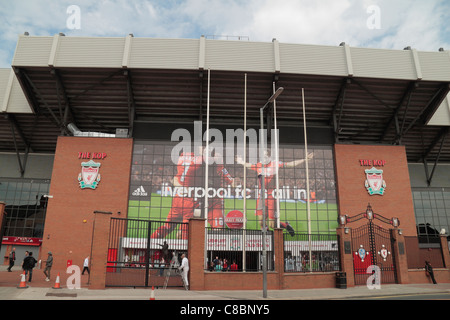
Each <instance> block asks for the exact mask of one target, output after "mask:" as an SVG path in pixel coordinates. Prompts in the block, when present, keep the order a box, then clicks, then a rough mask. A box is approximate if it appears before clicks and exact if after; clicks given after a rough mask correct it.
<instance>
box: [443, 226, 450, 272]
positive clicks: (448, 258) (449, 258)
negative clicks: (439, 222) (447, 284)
mask: <svg viewBox="0 0 450 320" xmlns="http://www.w3.org/2000/svg"><path fill="white" fill-rule="evenodd" d="M447 236H448V235H447V234H442V235H441V249H442V258H443V260H444V268H447V269H449V268H450V252H449V251H448V241H447Z"/></svg>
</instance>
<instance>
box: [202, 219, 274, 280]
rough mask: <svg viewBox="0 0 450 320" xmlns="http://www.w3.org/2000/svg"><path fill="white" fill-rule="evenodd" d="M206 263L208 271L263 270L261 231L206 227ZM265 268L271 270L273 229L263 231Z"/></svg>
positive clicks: (272, 261) (272, 263)
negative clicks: (264, 235) (264, 232)
mask: <svg viewBox="0 0 450 320" xmlns="http://www.w3.org/2000/svg"><path fill="white" fill-rule="evenodd" d="M205 240H206V252H205V254H206V266H205V269H206V270H208V271H211V272H239V271H262V262H263V232H262V231H260V230H249V229H224V228H206V239H205ZM265 243H266V257H267V270H268V271H271V270H274V254H273V243H274V241H273V231H267V232H266V241H265Z"/></svg>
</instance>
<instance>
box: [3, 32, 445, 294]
mask: <svg viewBox="0 0 450 320" xmlns="http://www.w3.org/2000/svg"><path fill="white" fill-rule="evenodd" d="M280 88H283V90H282V92H281V94H280V95H279V96H277V98H276V100H274V101H270V100H269V97H271V96H272V95H273V94H274V93H275V92H276V91H277V90H278V89H280ZM280 91H281V90H280ZM280 91H278V92H280ZM449 91H450V51H445V50H443V49H439V50H436V52H422V51H417V50H415V49H413V48H409V47H406V48H405V49H404V50H383V49H367V48H354V47H350V46H349V45H348V44H345V43H341V44H340V45H337V46H318V45H300V44H286V43H280V42H279V41H277V40H276V39H273V40H272V42H267V43H263V42H250V41H233V40H212V39H207V38H206V37H204V36H202V37H200V38H199V39H152V38H135V37H133V35H131V34H130V35H128V36H126V37H118V38H89V37H66V36H64V35H63V34H59V35H55V36H48V37H34V36H28V35H23V36H19V39H18V42H17V47H16V51H15V54H14V58H13V61H12V68H11V69H2V70H0V109H1V112H2V117H1V118H0V163H1V166H0V212H2V213H3V214H1V217H2V226H3V227H2V236H3V240H2V247H1V254H2V256H3V257H4V264H7V263H8V260H7V256H8V255H9V252H10V251H11V250H12V248H13V247H14V248H16V252H17V253H18V255H19V256H20V255H21V254H22V253H24V251H25V250H31V251H34V254H35V256H36V255H38V256H39V259H41V260H45V259H46V255H47V252H48V251H51V252H52V253H53V256H54V258H55V265H54V269H57V270H65V268H66V267H67V266H69V265H71V264H75V265H79V266H81V265H82V263H83V260H84V258H85V257H86V256H90V257H91V269H92V270H91V276H90V287H91V288H104V287H105V286H108V285H113V286H116V285H120V284H117V283H115V282H114V281H112V280H111V279H112V278H111V275H112V274H115V275H116V276H118V275H119V274H121V275H124V274H126V273H127V272H128V271H130V270H128V269H126V268H123V267H124V266H125V265H126V267H127V268H128V267H130V268H131V266H132V267H133V268H135V267H136V266H137V267H138V268H139V267H140V268H141V270H143V272H145V273H146V276H147V277H148V276H149V274H151V276H150V277H156V274H157V273H158V274H159V271H156V269H157V268H158V267H157V266H156V265H158V266H159V263H160V261H161V258H160V256H159V255H160V254H162V253H160V252H159V249H160V248H161V247H160V246H161V245H162V243H163V241H164V240H167V241H168V242H169V249H171V250H172V251H173V250H177V251H179V252H182V251H187V253H188V257H189V260H190V262H191V268H190V275H189V279H190V286H191V288H192V289H199V290H207V289H238V288H243V289H257V288H260V286H261V283H262V279H263V277H265V276H266V273H265V272H261V265H264V263H263V262H264V261H267V263H266V264H267V265H268V266H267V267H268V269H269V272H268V274H267V276H268V279H267V280H268V286H269V289H270V288H276V289H293V288H313V287H330V286H335V285H336V283H338V282H339V281H341V280H342V281H343V282H345V285H348V286H354V285H363V284H364V285H366V283H367V279H368V277H370V276H371V275H372V270H373V268H372V267H373V265H375V267H376V268H378V269H377V270H381V271H380V272H381V283H428V282H430V281H431V280H430V278H429V277H428V276H427V274H426V273H425V271H424V264H425V260H429V261H431V263H432V265H433V266H434V268H435V276H436V278H437V281H438V282H450V270H449V268H450V255H449V245H448V241H449V238H448V232H449V227H450V170H449V163H450V137H449V127H450V96H449ZM302 93H304V95H303V94H302ZM261 111H262V115H263V116H262V117H261ZM261 119H263V121H262V125H263V126H264V128H265V129H269V130H267V131H266V132H264V131H259V129H260V128H261ZM305 124H306V127H305ZM274 128H276V129H277V130H274V131H273V130H270V129H274ZM208 133H209V136H211V137H214V139H211V140H208V143H206V140H207V139H205V138H204V137H206V136H207V134H208ZM241 133H247V135H248V140H247V139H246V140H245V141H246V147H244V148H241V147H242V145H243V140H244V139H243V137H244V136H243V135H242V134H241ZM182 137H183V138H182ZM261 137H265V138H266V139H267V142H268V147H267V149H271V157H272V158H271V159H272V162H270V164H268V165H267V166H264V165H261V162H262V157H259V156H256V158H258V157H259V160H258V159H257V160H254V159H250V155H252V154H257V155H259V153H258V152H256V150H257V151H260V150H258V149H259V148H260V147H261V145H260V144H259V143H260V142H261ZM277 137H278V139H277ZM305 137H306V141H305ZM252 138H255V139H256V140H252ZM182 139H183V141H184V142H192V143H193V145H194V146H195V144H196V143H198V142H199V141H200V143H202V144H203V146H204V147H206V151H207V152H208V151H211V150H214V152H215V153H214V154H212V155H214V156H215V157H218V158H220V159H222V160H224V159H226V161H223V162H220V161H216V162H215V163H212V164H210V165H207V166H206V165H205V163H206V162H207V161H205V158H203V157H201V156H200V157H199V154H197V153H196V152H197V151H196V149H195V148H194V149H192V150H190V151H192V153H193V154H192V155H191V154H189V157H187V156H186V155H187V151H188V149H183V150H181V148H180V147H186V148H187V147H188V145H189V146H190V143H188V144H181V142H183V141H182ZM247 141H248V144H247ZM255 141H257V143H252V142H255ZM271 146H272V147H271ZM242 150H244V151H245V153H244V154H241V153H240V151H242ZM179 151H183V152H184V155H182V156H181V157H180V158H178V157H179V156H180V152H179ZM252 152H255V153H252ZM241 156H242V157H241ZM218 158H214V159H216V160H217V159H218ZM305 158H307V159H305ZM198 159H200V160H198ZM230 159H231V160H230ZM253 160H254V161H253ZM300 160H302V161H300ZM188 161H190V162H189V165H186V163H187V162H188ZM246 162H247V163H246ZM274 163H275V164H277V163H278V166H276V171H275V172H276V173H277V174H275V173H273V172H272V173H268V172H265V171H264V170H267V171H271V170H275V169H274V168H275V165H273V164H274ZM194 167H196V168H197V167H198V168H197V169H198V170H197V169H196V170H197V171H196V172H197V173H196V176H195V177H191V178H192V179H191V180H192V181H193V182H191V184H189V185H188V184H183V183H182V184H181V185H180V186H182V188H181V189H180V188H179V187H180V186H179V185H177V181H178V182H179V181H182V179H184V178H185V177H184V176H183V173H185V174H186V173H188V172H190V171H189V170H191V169H192V170H193V168H194ZM180 168H181V169H182V170H181V171H182V172H180V171H179V170H180ZM261 168H266V169H262V170H263V171H262V172H261V171H258V170H261ZM183 170H185V171H183ZM261 176H264V177H267V178H264V179H260V177H261ZM205 177H206V178H205ZM272 178H273V179H272ZM180 179H181V180H180ZM262 181H265V183H266V184H265V185H264V184H262ZM177 187H178V188H177ZM261 190H265V191H267V193H266V194H265V195H263V194H264V193H263V192H261ZM277 194H278V197H277ZM261 197H264V198H265V199H266V201H267V206H266V207H265V208H262V206H258V204H259V203H260V202H261V200H260V198H261ZM177 201H179V202H180V203H183V204H182V205H180V207H175V205H174V204H175V203H178V202H177ZM186 201H188V202H189V205H187V204H186ZM185 205H186V206H187V208H185V207H184V206H185ZM259 210H262V212H263V214H259V215H258V212H259ZM175 212H178V213H175ZM259 213H260V212H259ZM177 214H178V215H177ZM264 214H267V219H264V220H263V221H264V222H263V223H266V225H268V226H269V231H268V232H263V233H262V234H263V236H265V237H267V238H264V237H263V238H262V239H263V240H261V239H260V238H252V239H251V240H249V238H246V237H247V231H243V230H250V231H252V230H256V231H258V230H261V225H260V223H261V217H263V216H264ZM122 221H125V222H126V223H127V227H125V229H124V230H122V231H120V232H119V233H120V235H119V240H118V241H120V245H118V246H117V247H112V246H111V243H112V240H111V239H112V237H113V235H114V233H115V232H116V231H115V229H114V228H113V225H114V224H115V223H121V222H122ZM136 221H137V222H136ZM166 221H169V222H170V223H174V225H173V226H172V225H171V224H170V223H169V222H168V223H165V222H166ZM140 222H145V223H148V225H146V226H145V227H144V229H145V230H146V231H145V232H143V233H142V234H140V231H136V230H137V229H134V227H133V228H132V227H130V225H131V224H132V223H137V224H139V223H140ZM272 223H273V224H272ZM175 224H176V226H175ZM154 225H157V226H158V228H157V229H154V227H153V226H154ZM139 228H140V227H139ZM146 228H147V229H146ZM175 228H176V230H175ZM178 228H179V229H178ZM183 228H186V229H183ZM139 230H140V229H139ZM174 230H175V231H174ZM227 232H230V233H227ZM258 232H259V231H258ZM220 236H222V237H223V238H220ZM304 236H305V237H304ZM248 237H250V236H248ZM322 237H329V238H326V239H328V240H319V239H324V238H322ZM142 239H144V240H145V244H143V242H142V243H141V242H139V241H141V240H142ZM264 239H265V240H264ZM267 239H268V240H267ZM264 241H266V246H263V245H262V244H263V243H264ZM137 242H139V244H136V243H137ZM133 243H134V244H133ZM150 244H151V245H152V246H153V247H152V248H150ZM230 246H231V247H230ZM321 246H322V247H321ZM328 246H329V247H328ZM144 247H145V248H144ZM255 247H258V248H256V249H255ZM263 247H265V248H266V249H265V250H268V251H269V253H268V255H269V258H268V259H267V260H264V259H263V258H262V257H264V249H261V248H263ZM145 250H148V251H145ZM261 254H262V255H261ZM155 255H157V259H155ZM216 255H222V257H221V258H225V257H226V258H227V259H230V258H232V259H237V260H238V265H239V266H240V267H239V270H238V271H240V272H214V271H210V270H208V267H209V263H211V262H212V261H213V259H214V256H216ZM132 260H133V261H132ZM131 262H133V263H131ZM230 263H231V261H230ZM313 264H314V265H317V267H315V266H313ZM149 266H150V267H149ZM263 268H265V267H263ZM371 268H372V269H371ZM149 269H150V270H149ZM377 270H375V271H377ZM132 271H135V270H131V271H130V272H132ZM152 272H153V273H152ZM161 274H162V273H161ZM342 275H344V277H345V279H344V278H342V277H343V276H342ZM339 277H341V278H339ZM113 278H114V277H113ZM114 279H115V278H114ZM122 280H123V279H122ZM110 281H112V282H110ZM124 281H131V280H129V278H128V280H124ZM151 281H153V280H151ZM151 281H150V282H151ZM130 283H131V282H130ZM130 283H128V285H131V286H134V285H132V284H130ZM151 283H153V282H151ZM122 284H123V285H127V283H122ZM148 284H149V282H148V281H146V282H145V285H146V286H148ZM159 285H162V284H161V283H160V284H159Z"/></svg>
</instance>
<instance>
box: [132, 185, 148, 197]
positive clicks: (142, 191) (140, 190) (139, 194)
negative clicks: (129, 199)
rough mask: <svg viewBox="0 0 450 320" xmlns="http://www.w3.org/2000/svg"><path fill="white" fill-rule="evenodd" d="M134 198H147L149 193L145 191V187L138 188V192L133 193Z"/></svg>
mask: <svg viewBox="0 0 450 320" xmlns="http://www.w3.org/2000/svg"><path fill="white" fill-rule="evenodd" d="M132 195H133V196H137V197H145V196H147V195H148V194H147V192H146V191H145V189H144V187H143V186H140V187H139V188H137V189H136V190H134V191H133V193H132Z"/></svg>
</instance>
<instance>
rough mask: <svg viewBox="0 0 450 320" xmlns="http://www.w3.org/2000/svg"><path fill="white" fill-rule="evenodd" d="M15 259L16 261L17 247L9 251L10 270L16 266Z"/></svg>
mask: <svg viewBox="0 0 450 320" xmlns="http://www.w3.org/2000/svg"><path fill="white" fill-rule="evenodd" d="M14 261H16V248H12V250H11V252H10V253H9V267H8V272H11V268H12V267H14Z"/></svg>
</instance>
